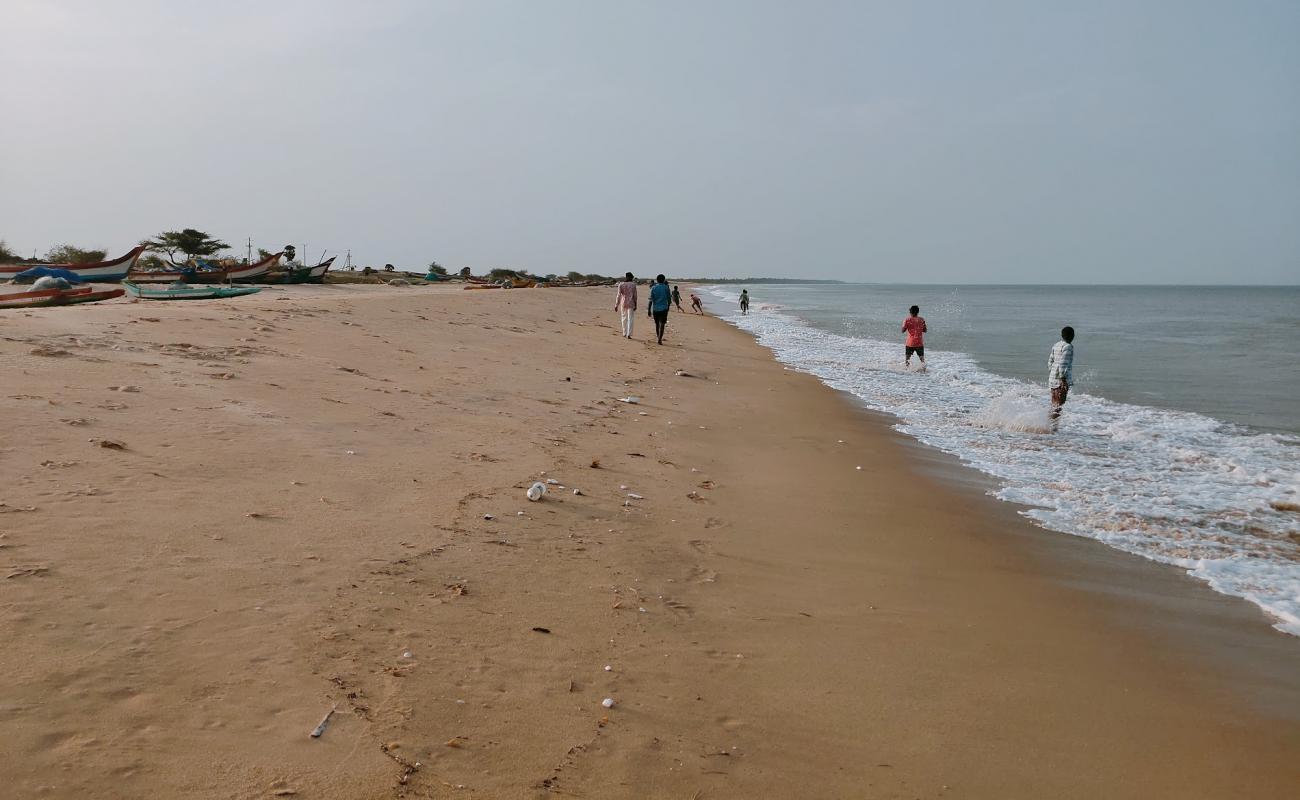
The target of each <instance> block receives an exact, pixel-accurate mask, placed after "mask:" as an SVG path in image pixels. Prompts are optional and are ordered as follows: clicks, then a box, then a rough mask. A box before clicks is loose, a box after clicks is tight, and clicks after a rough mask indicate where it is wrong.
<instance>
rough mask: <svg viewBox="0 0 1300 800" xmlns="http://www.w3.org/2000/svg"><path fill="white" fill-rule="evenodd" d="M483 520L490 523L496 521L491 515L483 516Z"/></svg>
mask: <svg viewBox="0 0 1300 800" xmlns="http://www.w3.org/2000/svg"><path fill="white" fill-rule="evenodd" d="M483 519H485V520H487V521H489V522H491V521H492V520H494V519H496V517H494V516H492V515H491V514H484V515H483Z"/></svg>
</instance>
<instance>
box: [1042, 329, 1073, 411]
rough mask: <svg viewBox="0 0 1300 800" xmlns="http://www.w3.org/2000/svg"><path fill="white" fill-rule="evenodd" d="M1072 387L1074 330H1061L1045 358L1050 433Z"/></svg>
mask: <svg viewBox="0 0 1300 800" xmlns="http://www.w3.org/2000/svg"><path fill="white" fill-rule="evenodd" d="M1073 385H1074V328H1071V327H1070V326H1069V325H1066V326H1065V327H1064V328H1061V341H1059V342H1057V343H1056V344H1054V345H1052V352H1051V354H1050V355H1048V357H1047V388H1048V389H1051V390H1052V411H1051V420H1052V432H1053V433H1055V432H1056V428H1057V426H1058V425H1059V424H1060V419H1061V406H1063V405H1065V398H1066V397H1068V396H1069V394H1070V387H1071V386H1073Z"/></svg>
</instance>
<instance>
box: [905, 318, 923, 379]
mask: <svg viewBox="0 0 1300 800" xmlns="http://www.w3.org/2000/svg"><path fill="white" fill-rule="evenodd" d="M907 311H908V313H909V314H911V316H910V317H908V318H907V319H905V320H903V333H906V334H907V341H906V342H905V343H904V344H903V367H904V368H905V369H910V368H911V366H912V353H916V357H917V358H919V359H921V368H922V369H924V368H925V332H926V330H927V328H926V327H925V317H923V316H921V307H920V306H912V307H911V308H909V309H908V310H907Z"/></svg>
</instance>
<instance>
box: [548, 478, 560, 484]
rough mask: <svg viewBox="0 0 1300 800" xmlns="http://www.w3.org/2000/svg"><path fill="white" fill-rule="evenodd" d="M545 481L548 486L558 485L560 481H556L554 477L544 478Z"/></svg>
mask: <svg viewBox="0 0 1300 800" xmlns="http://www.w3.org/2000/svg"><path fill="white" fill-rule="evenodd" d="M546 483H547V485H548V486H559V485H560V482H559V481H557V480H556V479H554V478H547V479H546Z"/></svg>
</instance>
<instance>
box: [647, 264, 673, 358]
mask: <svg viewBox="0 0 1300 800" xmlns="http://www.w3.org/2000/svg"><path fill="white" fill-rule="evenodd" d="M672 304H673V293H672V292H671V291H670V290H669V289H668V279H667V278H665V277H664V276H663V275H662V274H659V275H656V276H655V282H654V285H653V286H651V287H650V316H651V317H653V318H654V321H655V337H656V338H657V339H658V340H659V344H663V343H664V329H665V328H667V327H668V309H669V308H670V307H671V306H672Z"/></svg>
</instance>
